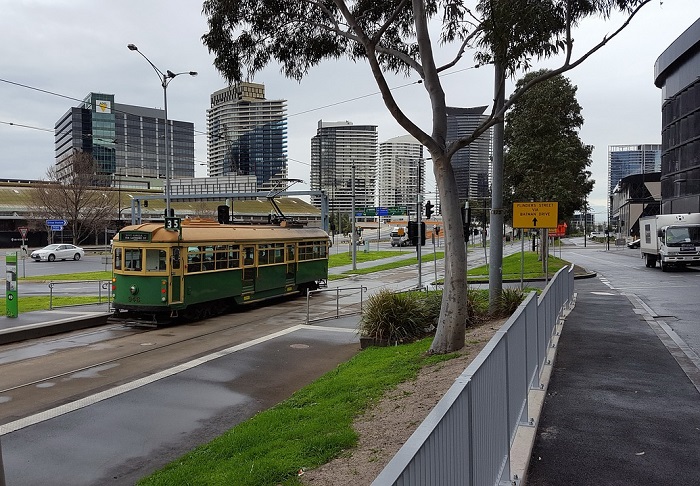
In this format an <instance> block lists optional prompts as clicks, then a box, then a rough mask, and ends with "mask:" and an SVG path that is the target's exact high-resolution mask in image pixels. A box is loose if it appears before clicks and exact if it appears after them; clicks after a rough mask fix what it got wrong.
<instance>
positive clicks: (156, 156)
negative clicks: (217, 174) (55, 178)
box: [54, 93, 194, 184]
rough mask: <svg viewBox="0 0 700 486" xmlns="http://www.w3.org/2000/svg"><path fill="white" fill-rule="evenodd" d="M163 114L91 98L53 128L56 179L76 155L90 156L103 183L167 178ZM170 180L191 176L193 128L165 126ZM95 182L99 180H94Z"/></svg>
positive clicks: (106, 96)
mask: <svg viewBox="0 0 700 486" xmlns="http://www.w3.org/2000/svg"><path fill="white" fill-rule="evenodd" d="M165 131H166V130H165V111H164V110H158V109H153V108H145V107H142V106H132V105H125V104H121V103H115V101H114V95H113V94H105V93H90V94H89V95H88V96H87V97H86V98H85V100H83V102H82V103H80V104H79V105H78V106H76V107H73V108H71V109H70V110H68V111H67V112H66V114H65V115H63V116H62V117H61V118H60V119H59V120H58V121H57V122H56V125H55V127H54V133H55V150H56V155H55V157H56V164H57V170H58V175H59V178H61V177H62V176H64V175H65V174H66V173H67V171H69V170H70V167H69V166H70V161H71V155H72V154H73V153H74V152H75V151H80V152H84V153H88V154H90V155H91V156H92V157H93V159H94V160H95V162H96V170H95V173H96V175H97V176H105V178H104V180H105V181H110V182H108V184H109V183H113V182H111V181H115V180H116V177H115V176H122V177H127V178H131V179H134V178H143V179H165V178H166V163H165V156H166V145H165V143H166V133H165ZM167 143H168V144H169V149H170V150H169V155H170V172H171V178H178V177H193V176H194V124H193V123H190V122H184V121H177V120H170V119H169V120H168V130H167ZM98 179H99V178H98Z"/></svg>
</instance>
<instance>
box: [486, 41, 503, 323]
mask: <svg viewBox="0 0 700 486" xmlns="http://www.w3.org/2000/svg"><path fill="white" fill-rule="evenodd" d="M494 68H495V69H494V75H495V83H494V104H495V106H494V112H496V113H497V112H499V111H500V110H501V109H502V108H503V105H504V104H505V66H504V65H503V64H502V62H501V59H499V57H498V55H497V56H496V62H495V63H494ZM503 130H504V121H503V117H501V118H499V120H498V123H496V124H495V125H494V126H493V165H492V167H491V171H492V172H491V173H492V176H491V181H492V183H491V245H489V248H490V253H491V266H489V309H490V310H491V311H495V310H496V308H497V307H498V300H499V298H500V297H501V293H502V292H503V244H502V243H501V240H502V238H503Z"/></svg>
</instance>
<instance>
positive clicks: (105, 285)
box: [49, 280, 112, 310]
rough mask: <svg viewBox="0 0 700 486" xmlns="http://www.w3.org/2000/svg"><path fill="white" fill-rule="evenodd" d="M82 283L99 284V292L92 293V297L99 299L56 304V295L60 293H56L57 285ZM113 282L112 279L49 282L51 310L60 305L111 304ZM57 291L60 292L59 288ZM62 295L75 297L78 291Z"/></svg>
mask: <svg viewBox="0 0 700 486" xmlns="http://www.w3.org/2000/svg"><path fill="white" fill-rule="evenodd" d="M76 284H77V285H82V284H97V292H96V295H90V297H94V298H96V299H97V300H96V301H94V302H83V303H78V304H67V305H54V302H53V300H54V297H58V295H54V293H55V292H54V288H55V287H59V288H60V287H61V286H63V285H73V286H75V285H76ZM111 284H112V282H111V281H110V280H61V281H56V282H49V310H53V309H56V308H59V307H74V306H78V305H93V304H102V303H105V302H106V303H107V304H111V302H112V293H111V292H110V288H109V287H110V285H111ZM56 292H59V290H58V289H56ZM80 295H85V294H80ZM62 296H71V297H75V296H76V293H75V292H70V293H69V292H68V291H66V292H63V293H62Z"/></svg>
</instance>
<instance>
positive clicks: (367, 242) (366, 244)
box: [365, 240, 369, 253]
mask: <svg viewBox="0 0 700 486" xmlns="http://www.w3.org/2000/svg"><path fill="white" fill-rule="evenodd" d="M365 253H369V240H365Z"/></svg>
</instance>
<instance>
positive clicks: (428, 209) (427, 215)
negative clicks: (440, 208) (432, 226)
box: [425, 201, 435, 219]
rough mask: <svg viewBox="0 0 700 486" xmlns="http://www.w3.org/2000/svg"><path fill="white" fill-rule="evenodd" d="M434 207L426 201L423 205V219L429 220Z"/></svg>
mask: <svg viewBox="0 0 700 486" xmlns="http://www.w3.org/2000/svg"><path fill="white" fill-rule="evenodd" d="M434 207H435V206H434V205H433V204H432V203H431V202H430V201H426V203H425V219H430V217H431V216H432V215H433V208H434Z"/></svg>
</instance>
